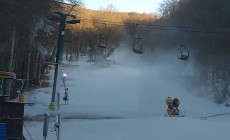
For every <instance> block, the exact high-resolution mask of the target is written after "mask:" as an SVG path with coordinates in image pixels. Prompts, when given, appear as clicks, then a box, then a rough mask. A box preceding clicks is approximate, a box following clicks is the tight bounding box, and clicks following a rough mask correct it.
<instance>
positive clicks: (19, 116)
mask: <svg viewBox="0 0 230 140" xmlns="http://www.w3.org/2000/svg"><path fill="white" fill-rule="evenodd" d="M24 105H25V104H24V103H20V102H1V103H0V123H4V124H6V136H7V140H24V136H23V116H24Z"/></svg>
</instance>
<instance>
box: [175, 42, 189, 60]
mask: <svg viewBox="0 0 230 140" xmlns="http://www.w3.org/2000/svg"><path fill="white" fill-rule="evenodd" d="M180 53H181V55H180V56H179V57H178V59H180V60H183V61H187V60H188V59H189V50H188V48H186V47H185V46H184V45H181V47H180Z"/></svg>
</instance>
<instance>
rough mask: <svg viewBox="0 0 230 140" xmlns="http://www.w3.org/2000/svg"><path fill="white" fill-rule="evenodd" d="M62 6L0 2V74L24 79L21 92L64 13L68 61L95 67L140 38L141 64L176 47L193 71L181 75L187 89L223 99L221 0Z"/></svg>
mask: <svg viewBox="0 0 230 140" xmlns="http://www.w3.org/2000/svg"><path fill="white" fill-rule="evenodd" d="M69 1H70V2H72V4H75V5H76V6H74V7H73V6H72V5H69V4H63V3H62V2H56V1H54V0H33V1H27V0H20V1H17V0H10V1H9V0H1V1H0V21H1V22H0V71H9V72H14V73H16V75H17V78H20V79H27V82H26V84H25V88H31V87H38V86H41V81H42V80H43V79H44V74H45V73H46V70H47V68H48V66H49V65H50V64H51V65H52V63H54V59H55V53H56V52H57V51H56V50H57V43H58V35H59V31H60V29H59V28H60V27H59V25H60V20H53V19H54V17H56V16H60V15H61V14H60V13H62V14H63V13H64V14H68V13H69V12H70V11H71V13H69V14H71V15H74V16H69V17H67V19H66V20H67V21H71V20H72V19H73V18H76V19H77V20H80V23H77V24H68V22H66V28H65V38H64V54H65V57H64V58H65V59H67V60H68V61H78V59H79V58H80V57H81V56H85V55H87V56H89V61H94V62H95V63H96V62H103V61H105V59H106V58H107V57H109V56H110V55H111V54H112V53H113V52H114V50H116V49H117V48H118V47H119V46H120V45H121V44H122V43H126V44H129V45H126V46H125V47H126V49H129V50H131V51H132V50H134V46H133V42H136V43H137V44H138V43H140V42H138V41H142V42H143V43H144V45H143V48H142V46H141V45H140V46H139V48H138V49H141V51H143V52H139V53H141V54H140V55H141V59H143V60H146V61H150V63H151V60H153V59H154V57H157V56H156V55H155V54H156V53H157V52H158V51H159V50H161V51H162V52H174V51H175V50H176V52H178V54H179V53H180V50H179V48H180V47H178V46H186V47H184V48H185V49H186V50H189V52H190V57H189V60H188V61H192V62H193V67H194V68H193V72H192V74H190V73H189V71H185V73H186V72H187V74H185V75H186V77H185V78H186V82H187V83H190V85H193V86H192V87H190V88H202V87H205V89H209V90H208V92H210V93H211V92H212V93H215V97H216V98H215V99H216V102H217V103H222V102H223V101H224V100H225V97H226V96H227V95H229V94H230V93H229V86H230V80H229V78H230V64H229V62H228V61H227V60H229V59H230V55H229V54H230V48H229V45H230V39H229V34H230V28H229V24H230V15H229V13H230V1H229V0H221V1H217V0H164V1H163V2H162V3H161V5H160V9H159V13H158V14H154V13H135V12H119V11H117V9H116V7H114V6H113V5H108V6H107V7H105V8H101V9H100V10H89V9H86V8H84V1H82V2H79V1H75V0H69ZM69 23H70V22H69ZM101 44H103V45H101ZM98 46H99V47H98ZM100 46H101V47H100ZM175 59H177V56H175ZM178 61H180V60H178ZM183 63H188V62H187V61H186V62H183ZM12 92H13V90H12ZM205 92H207V91H205ZM12 98H13V97H12Z"/></svg>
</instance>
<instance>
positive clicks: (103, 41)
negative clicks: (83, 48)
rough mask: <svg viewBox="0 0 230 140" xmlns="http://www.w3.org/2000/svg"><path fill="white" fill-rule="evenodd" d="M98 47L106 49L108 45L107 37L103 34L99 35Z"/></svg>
mask: <svg viewBox="0 0 230 140" xmlns="http://www.w3.org/2000/svg"><path fill="white" fill-rule="evenodd" d="M97 47H99V48H103V49H105V48H106V47H107V41H106V38H105V36H103V35H102V34H101V35H100V37H99V42H98V46H97Z"/></svg>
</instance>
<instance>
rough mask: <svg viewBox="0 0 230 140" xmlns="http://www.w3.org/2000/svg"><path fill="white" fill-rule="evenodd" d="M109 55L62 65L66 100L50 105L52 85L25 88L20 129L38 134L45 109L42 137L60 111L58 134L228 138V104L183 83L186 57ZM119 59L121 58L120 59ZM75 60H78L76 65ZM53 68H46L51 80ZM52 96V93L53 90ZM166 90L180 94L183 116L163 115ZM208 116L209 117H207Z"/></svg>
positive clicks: (109, 138)
mask: <svg viewBox="0 0 230 140" xmlns="http://www.w3.org/2000/svg"><path fill="white" fill-rule="evenodd" d="M119 54H120V55H119V56H118V55H116V56H115V55H114V56H111V59H113V60H114V61H115V62H116V64H106V65H103V66H102V64H95V63H93V62H86V60H84V59H81V60H80V61H78V62H68V63H70V64H71V65H70V66H68V67H62V73H66V74H67V75H68V76H67V80H66V87H67V88H68V89H69V90H68V93H69V103H68V104H65V102H64V101H63V100H62V97H63V96H64V87H63V83H61V82H59V83H60V84H59V85H58V91H59V92H60V93H61V100H60V104H61V105H60V108H59V109H57V110H56V111H50V109H49V103H50V101H51V93H52V86H51V87H48V88H37V89H34V90H31V91H30V92H28V93H27V94H26V100H27V101H29V102H33V104H32V105H27V106H25V122H24V123H25V127H24V135H25V137H26V138H27V139H34V140H41V139H43V121H44V114H45V113H46V112H47V113H49V114H50V116H51V119H50V123H49V131H48V137H47V140H55V139H57V136H56V132H55V131H54V124H55V116H56V115H57V114H58V113H60V115H61V125H60V129H61V133H60V139H62V140H78V139H79V140H154V139H158V140H166V139H177V140H205V139H207V140H217V139H220V140H227V139H229V138H230V133H229V127H230V116H229V115H230V110H229V109H230V108H228V107H225V106H224V105H223V104H216V103H214V102H213V100H211V99H210V98H208V97H206V96H205V97H201V96H199V94H198V93H196V90H188V89H186V88H185V87H184V85H183V80H182V77H183V76H178V75H183V73H184V70H185V69H182V68H183V67H184V68H185V67H188V66H189V64H188V63H189V62H186V63H187V64H185V62H181V61H179V60H177V58H176V57H175V59H173V57H172V58H169V59H167V60H165V61H163V62H157V61H158V60H154V61H155V63H153V64H144V63H142V62H141V61H140V60H139V57H140V56H137V55H132V54H129V55H126V56H122V54H121V53H119ZM122 59H123V61H122ZM76 65H77V66H76ZM53 72H54V69H52V70H51V71H50V76H51V79H50V81H51V82H52V80H53V78H52V77H53ZM56 96H57V95H56ZM168 96H171V97H172V98H178V99H179V100H180V103H181V104H180V106H179V109H180V111H181V112H183V113H184V114H185V117H165V116H164V113H165V110H166V108H167V105H166V103H165V100H166V98H167V97H168ZM208 116H209V117H208Z"/></svg>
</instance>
